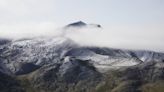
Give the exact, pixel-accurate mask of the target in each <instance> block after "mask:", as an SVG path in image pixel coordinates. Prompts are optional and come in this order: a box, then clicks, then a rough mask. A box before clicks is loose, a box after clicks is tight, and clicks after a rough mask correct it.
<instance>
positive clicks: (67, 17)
mask: <svg viewBox="0 0 164 92" xmlns="http://www.w3.org/2000/svg"><path fill="white" fill-rule="evenodd" d="M79 20H82V21H84V22H87V23H98V24H101V25H102V26H103V29H104V30H105V33H106V34H109V36H112V38H108V39H112V40H113V41H115V39H125V40H126V41H122V42H120V43H119V42H117V44H115V45H118V44H119V45H122V46H125V47H126V46H127V47H130V48H131V47H133V46H137V47H138V48H139V49H145V48H148V49H150V50H155V51H164V0H0V36H8V35H7V34H10V36H13V35H14V36H18V34H19V36H20V35H21V34H26V33H28V32H31V33H36V34H38V33H42V32H46V31H53V30H54V28H57V27H61V26H64V25H66V24H68V23H71V22H76V21H79ZM14 33H15V34H14ZM20 33H21V34H20ZM11 34H12V35H11ZM43 34H44V33H43ZM129 39H130V40H129ZM116 41H117V40H116ZM134 42H136V43H134ZM108 43H110V41H109V42H108Z"/></svg>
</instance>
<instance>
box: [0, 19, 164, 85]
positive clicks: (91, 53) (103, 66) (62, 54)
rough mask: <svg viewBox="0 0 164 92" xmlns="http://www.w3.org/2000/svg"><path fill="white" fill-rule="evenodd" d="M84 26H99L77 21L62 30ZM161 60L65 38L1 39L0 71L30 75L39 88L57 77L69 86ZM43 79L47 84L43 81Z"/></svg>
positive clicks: (149, 54)
mask: <svg viewBox="0 0 164 92" xmlns="http://www.w3.org/2000/svg"><path fill="white" fill-rule="evenodd" d="M87 26H92V27H94V28H100V27H101V26H100V25H96V24H94V25H93V24H86V23H84V22H81V21H79V22H76V23H72V24H69V25H67V26H66V27H64V29H65V30H66V29H67V28H68V29H69V28H70V27H75V28H81V27H83V28H84V27H87ZM163 61H164V53H157V52H153V51H135V50H134V51H133V50H122V49H113V48H102V47H91V46H81V45H79V44H77V43H76V42H74V41H73V40H72V39H70V38H68V37H65V36H54V37H36V38H30V39H19V40H8V39H1V40H0V72H2V73H4V74H7V75H12V76H13V75H24V74H31V73H32V75H31V76H33V77H32V78H34V79H33V80H34V82H35V83H34V84H36V85H37V86H39V87H40V86H44V85H50V84H53V83H52V82H51V81H48V80H52V81H56V80H57V81H59V80H60V77H61V78H63V80H64V82H69V83H70V82H71V83H72V82H73V83H74V82H77V81H80V80H84V79H87V78H89V79H90V78H93V79H95V80H97V77H98V76H99V77H100V75H101V73H104V72H107V71H109V70H119V69H123V68H128V67H136V66H140V65H142V64H144V65H145V64H146V65H147V63H149V62H150V63H152V62H156V63H158V62H159V63H158V64H157V65H158V66H160V65H163V63H162V62H163ZM51 76H53V77H55V76H56V77H57V79H56V80H54V79H53V77H51ZM99 77H98V78H99ZM45 78H46V80H47V81H46V83H44V82H43V79H45ZM72 78H73V79H76V80H72ZM42 82H43V85H41V84H42ZM55 83H56V82H55ZM36 85H35V86H36ZM55 85H56V84H55ZM52 87H56V86H53V85H52Z"/></svg>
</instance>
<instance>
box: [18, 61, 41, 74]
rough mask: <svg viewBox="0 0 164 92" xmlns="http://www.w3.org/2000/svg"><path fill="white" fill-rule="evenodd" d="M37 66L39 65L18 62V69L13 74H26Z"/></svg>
mask: <svg viewBox="0 0 164 92" xmlns="http://www.w3.org/2000/svg"><path fill="white" fill-rule="evenodd" d="M38 68H40V66H37V65H35V64H33V63H19V65H18V66H17V69H18V70H17V71H16V72H15V75H23V74H28V73H30V72H33V71H35V70H36V69H38Z"/></svg>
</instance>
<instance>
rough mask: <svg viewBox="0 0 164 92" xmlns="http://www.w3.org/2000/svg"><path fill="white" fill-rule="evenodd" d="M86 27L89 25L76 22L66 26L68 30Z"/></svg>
mask: <svg viewBox="0 0 164 92" xmlns="http://www.w3.org/2000/svg"><path fill="white" fill-rule="evenodd" d="M86 25H87V24H86V23H84V22H82V21H78V22H75V23H71V24H68V25H67V26H66V28H68V27H84V26H86Z"/></svg>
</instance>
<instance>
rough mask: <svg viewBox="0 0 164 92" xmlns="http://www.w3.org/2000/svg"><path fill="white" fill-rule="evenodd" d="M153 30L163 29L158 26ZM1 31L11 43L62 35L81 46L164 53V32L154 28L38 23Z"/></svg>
mask: <svg viewBox="0 0 164 92" xmlns="http://www.w3.org/2000/svg"><path fill="white" fill-rule="evenodd" d="M63 27H64V25H63ZM156 28H159V29H162V28H160V27H156ZM131 29H133V30H131ZM0 30H3V31H0V37H1V38H10V39H14V40H16V39H22V38H32V37H40V36H42V37H54V39H55V37H56V36H64V37H67V38H69V39H71V40H73V41H75V42H76V43H78V44H80V45H82V46H98V47H110V48H121V49H133V50H153V51H160V52H163V51H164V48H163V47H164V43H163V39H164V37H163V35H164V33H162V32H161V31H160V30H159V31H158V29H154V27H153V26H152V27H149V26H148V27H146V26H144V27H143V28H137V27H134V26H131V27H129V26H125V25H124V26H118V27H114V26H109V27H102V28H94V27H85V28H72V29H71V28H70V29H67V30H64V29H62V27H57V26H55V23H52V22H46V23H38V24H37V23H35V24H34V23H33V24H16V25H1V26H0ZM146 30H148V31H146ZM63 34H64V35H63Z"/></svg>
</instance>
